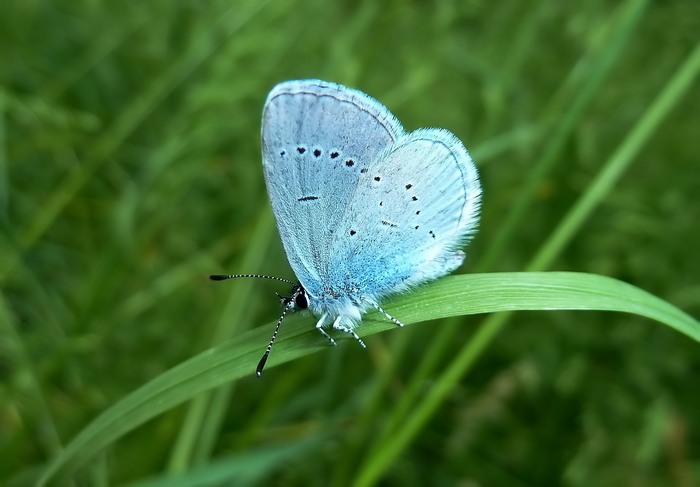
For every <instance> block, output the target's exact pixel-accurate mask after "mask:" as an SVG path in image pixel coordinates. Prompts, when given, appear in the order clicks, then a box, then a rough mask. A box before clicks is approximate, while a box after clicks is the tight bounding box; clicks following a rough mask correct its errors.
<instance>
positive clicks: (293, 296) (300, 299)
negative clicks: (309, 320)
mask: <svg viewBox="0 0 700 487" xmlns="http://www.w3.org/2000/svg"><path fill="white" fill-rule="evenodd" d="M277 297H278V298H279V299H280V303H281V304H282V309H283V310H284V311H285V312H287V311H296V310H300V309H307V308H308V307H309V299H310V298H309V293H307V292H306V289H304V287H303V286H302V285H301V284H300V283H296V284H295V285H294V287H293V288H292V291H291V293H290V295H289V296H282V295H280V294H277Z"/></svg>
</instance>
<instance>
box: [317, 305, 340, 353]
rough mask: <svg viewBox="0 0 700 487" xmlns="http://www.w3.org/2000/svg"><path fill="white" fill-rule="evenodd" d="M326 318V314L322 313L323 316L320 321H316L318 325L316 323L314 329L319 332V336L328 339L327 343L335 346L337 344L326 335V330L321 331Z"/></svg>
mask: <svg viewBox="0 0 700 487" xmlns="http://www.w3.org/2000/svg"><path fill="white" fill-rule="evenodd" d="M327 317H328V314H327V313H324V314H323V315H322V316H321V319H320V320H318V323H316V329H317V330H318V331H320V332H321V334H322V335H323V336H324V337H326V338H328V341H329V342H331V344H332V345H337V344H336V343H335V340H333V338H332V337H331V336H330V335H329V334H328V333H326V330H324V329H323V327H324V326H325V324H326V318H327Z"/></svg>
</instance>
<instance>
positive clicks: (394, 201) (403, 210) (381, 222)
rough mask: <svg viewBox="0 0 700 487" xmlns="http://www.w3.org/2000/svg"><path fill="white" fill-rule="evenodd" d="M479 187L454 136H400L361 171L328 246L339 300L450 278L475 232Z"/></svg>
mask: <svg viewBox="0 0 700 487" xmlns="http://www.w3.org/2000/svg"><path fill="white" fill-rule="evenodd" d="M480 200H481V187H480V184H479V179H478V174H477V171H476V168H475V166H474V164H473V163H472V160H471V158H470V157H469V154H468V153H467V151H466V149H465V148H464V146H463V145H462V143H461V142H460V141H459V139H457V138H456V137H455V136H454V135H452V134H451V133H450V132H448V131H446V130H441V129H420V130H416V131H415V132H412V133H410V134H407V135H405V136H402V137H401V138H399V139H398V140H397V141H396V142H395V143H394V144H392V146H390V147H389V148H387V149H385V150H384V152H383V153H382V154H380V155H379V157H378V158H377V159H376V160H375V161H374V163H373V164H371V165H370V167H369V168H368V171H367V172H365V173H362V172H360V179H359V181H358V182H357V185H356V189H355V192H354V194H353V196H352V198H351V199H350V204H349V207H348V209H347V211H346V213H345V216H344V218H343V219H342V221H341V222H340V223H339V226H338V229H337V232H336V234H335V235H334V239H333V245H332V257H331V259H332V263H331V266H330V268H331V269H332V271H331V275H330V276H329V281H330V282H334V283H343V284H342V285H343V286H344V289H337V290H336V291H335V292H337V293H343V292H346V293H351V294H353V295H354V296H355V298H360V299H361V298H362V297H369V298H371V299H379V298H381V297H382V296H384V295H387V294H392V293H394V292H400V291H402V290H404V289H407V288H409V287H411V286H414V285H417V284H421V283H424V282H427V281H430V280H432V279H435V278H437V277H440V276H443V275H445V274H448V273H449V272H452V271H453V270H455V269H456V268H457V267H459V266H460V265H461V264H462V262H463V260H464V253H463V252H462V251H461V250H460V247H461V246H463V245H464V244H465V243H466V242H467V241H468V240H469V239H470V237H471V236H472V234H473V233H474V232H475V231H476V227H477V224H478V213H479V205H480Z"/></svg>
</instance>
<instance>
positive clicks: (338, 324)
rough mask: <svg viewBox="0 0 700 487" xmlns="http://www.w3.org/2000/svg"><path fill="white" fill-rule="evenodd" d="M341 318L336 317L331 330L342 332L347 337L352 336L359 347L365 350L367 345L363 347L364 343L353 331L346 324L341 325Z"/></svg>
mask: <svg viewBox="0 0 700 487" xmlns="http://www.w3.org/2000/svg"><path fill="white" fill-rule="evenodd" d="M342 318H343V316H342V315H341V316H338V317H337V318H336V319H335V321H334V322H333V329H335V330H339V331H342V332H345V333H347V334H348V335H352V336H353V338H355V340H357V341H358V343H359V344H360V345H362V348H367V345H365V342H363V341H362V338H360V337H359V336H358V334H357V333H355V330H353V329H352V328H351V327H349V326H347V325H346V324H344V323H342V321H341V320H342Z"/></svg>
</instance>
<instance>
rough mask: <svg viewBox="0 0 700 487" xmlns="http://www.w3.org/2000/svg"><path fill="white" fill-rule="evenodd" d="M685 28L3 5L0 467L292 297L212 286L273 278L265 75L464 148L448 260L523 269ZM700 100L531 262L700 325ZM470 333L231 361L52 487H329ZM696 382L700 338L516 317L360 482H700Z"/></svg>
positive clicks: (662, 15) (93, 4)
mask: <svg viewBox="0 0 700 487" xmlns="http://www.w3.org/2000/svg"><path fill="white" fill-rule="evenodd" d="M699 33H700V4H698V3H697V2H694V1H690V0H688V1H682V0H677V1H665V2H650V1H644V0H628V1H626V2H621V3H619V4H617V3H612V2H606V1H602V0H594V1H590V2H585V3H584V2H557V1H554V0H547V1H542V2H536V1H529V0H528V1H514V0H510V1H505V0H504V1H502V2H480V1H447V0H445V1H440V2H420V1H410V2H404V1H384V2H374V1H364V2H335V3H330V2H322V1H320V0H311V1H305V2H292V1H276V2H273V1H268V2H259V1H252V0H251V1H237V2H231V1H229V2H225V1H211V2H194V1H186V2H178V3H176V2H166V1H162V0H159V1H151V2H139V3H136V2H131V3H122V2H109V1H99V0H93V1H89V2H88V1H68V0H57V1H53V2H45V1H28V2H4V3H3V4H1V5H0V222H1V223H2V225H1V228H2V233H1V234H0V286H1V290H2V295H1V296H0V327H1V328H0V332H1V333H2V335H1V338H2V341H1V343H0V374H1V377H2V381H1V384H0V483H2V484H7V485H32V484H33V483H34V482H35V480H36V478H37V476H38V475H39V473H40V471H41V469H43V468H44V467H45V465H46V463H47V462H48V461H49V460H50V459H51V458H52V457H53V456H55V455H56V454H57V453H58V452H59V451H60V450H61V449H62V447H63V446H65V444H66V443H67V442H68V441H70V439H71V438H72V437H73V436H74V435H75V434H76V433H77V432H79V431H80V430H81V429H82V428H83V427H84V426H85V425H86V424H88V423H89V422H90V421H91V420H92V419H93V418H94V417H95V416H96V415H97V414H99V413H100V412H101V411H103V410H104V409H106V408H107V407H109V406H110V405H112V404H114V403H115V402H116V401H118V400H119V399H120V398H122V397H124V396H125V395H126V394H128V393H129V392H131V391H133V390H134V389H135V388H137V387H138V386H140V385H142V384H144V383H145V382H147V381H148V380H150V379H152V378H153V377H155V376H157V375H158V374H160V373H162V372H164V371H166V370H168V369H170V368H172V367H173V366H175V365H177V364H178V363H180V362H182V361H183V360H186V359H187V358H189V357H191V356H193V355H195V354H197V353H199V352H201V351H203V350H205V349H207V348H208V347H210V346H211V345H213V344H216V343H220V342H223V341H224V340H227V339H231V338H234V339H235V336H236V335H237V334H240V333H241V332H243V331H244V330H246V329H249V328H251V327H254V326H257V325H260V324H262V323H267V322H269V321H270V320H273V319H275V318H276V317H277V316H278V314H279V307H278V304H277V299H276V298H275V296H274V291H286V288H284V287H282V288H280V286H277V285H275V283H269V282H264V281H261V282H242V281H241V282H229V283H218V284H217V283H212V282H209V281H208V280H207V276H208V275H209V274H210V273H219V272H255V273H264V274H271V275H277V276H281V277H287V278H293V275H292V273H291V270H290V269H289V267H288V265H287V263H286V259H285V257H284V253H283V251H282V248H281V244H280V242H279V238H278V236H277V232H276V230H275V228H274V224H273V220H272V216H271V212H270V208H269V204H268V201H267V195H266V192H265V188H264V182H263V177H262V168H261V162H260V143H259V132H260V113H261V109H262V104H263V102H264V99H265V96H266V95H267V92H268V91H269V90H270V88H271V87H272V86H273V85H274V84H275V83H277V82H279V81H282V80H286V79H294V78H306V77H315V78H321V79H327V80H331V81H336V82H339V83H343V84H346V85H349V86H352V87H354V88H358V89H361V90H363V91H365V92H367V93H368V94H370V95H372V96H374V97H375V98H377V99H379V100H380V101H381V102H382V103H384V104H385V105H387V106H388V107H389V109H390V110H391V111H392V112H393V113H394V114H395V115H396V116H397V117H398V118H399V120H401V121H402V122H403V123H404V125H405V126H406V128H407V129H409V130H412V129H415V128H418V127H421V126H437V127H445V128H447V129H449V130H451V131H453V132H454V133H455V134H457V136H458V137H460V138H461V139H462V140H463V141H464V142H465V144H466V145H467V147H468V148H469V149H470V151H471V152H472V155H473V156H474V159H475V160H476V162H477V165H478V166H479V168H480V171H481V175H482V181H483V185H484V191H485V194H484V207H483V217H482V224H481V230H480V232H479V234H478V236H477V238H476V239H475V241H474V243H473V244H472V245H471V247H470V248H469V249H468V261H467V263H466V265H465V266H464V268H463V270H462V271H463V272H470V271H475V270H480V271H512V270H516V271H517V270H522V269H524V268H526V267H527V266H528V263H529V262H531V259H532V257H533V255H535V254H536V253H537V252H538V251H539V250H540V249H541V246H542V244H543V242H544V241H545V240H546V239H547V237H548V236H549V235H550V234H551V232H552V231H553V229H554V228H555V227H556V226H557V225H558V223H559V222H560V221H561V218H562V217H563V215H565V214H566V212H567V211H568V210H569V209H570V208H571V206H572V205H573V204H574V203H575V202H576V201H577V199H578V198H579V197H580V196H581V194H582V193H584V192H585V191H586V189H587V188H589V187H590V185H591V184H592V181H594V180H595V178H596V177H597V176H598V175H599V174H600V171H601V168H602V165H603V163H604V162H605V161H606V160H607V159H609V158H610V157H611V155H612V154H613V153H614V152H615V150H616V149H617V148H618V147H619V145H620V143H621V142H622V140H623V139H624V138H625V137H626V136H628V135H629V133H630V131H631V130H632V128H633V127H634V125H635V123H637V121H638V120H639V119H640V117H642V116H643V114H644V113H645V110H646V109H647V108H648V107H649V106H650V105H651V104H652V102H653V101H654V100H655V98H656V97H657V96H658V95H659V93H660V92H662V91H663V90H664V88H666V87H667V86H668V84H669V82H670V79H671V78H672V77H673V75H674V73H675V72H676V70H677V69H678V68H679V66H681V65H682V64H683V63H684V62H685V61H686V59H687V58H688V57H689V56H691V53H692V52H693V50H694V49H696V48H697V46H698V44H699V43H700V34H699ZM698 89H700V83H698V81H697V80H696V81H695V82H694V85H693V86H692V87H691V89H690V90H689V92H688V94H687V95H686V96H685V97H684V98H683V99H682V101H681V103H680V104H679V105H678V106H676V107H675V109H673V110H672V111H671V112H670V113H669V115H668V116H667V117H666V118H665V119H664V120H663V123H662V124H661V125H660V126H659V127H658V129H656V130H654V132H653V134H652V136H651V137H650V138H649V140H648V141H647V142H646V143H645V145H644V148H643V151H641V152H640V153H639V154H638V155H637V157H635V158H634V161H633V163H632V164H631V166H630V167H629V169H628V170H627V171H626V172H625V173H624V174H623V176H622V178H621V179H620V180H619V182H618V183H617V184H616V185H615V187H614V190H613V191H612V192H611V193H610V194H609V195H608V196H607V197H606V198H605V200H604V202H603V203H602V204H601V205H600V206H599V207H597V209H596V210H595V212H594V213H593V214H592V216H591V218H589V219H588V220H587V221H586V223H585V225H584V226H583V228H582V229H581V230H580V231H579V232H578V234H577V237H576V239H575V240H574V241H573V242H571V244H570V245H568V246H567V248H566V251H565V252H564V253H562V254H561V255H559V256H558V258H557V259H556V261H555V262H554V264H552V265H551V266H550V267H549V268H551V269H557V270H575V271H583V272H592V273H599V274H604V275H608V276H611V277H616V278H618V279H622V280H625V281H627V282H630V283H633V284H635V285H636V286H639V287H641V288H643V289H646V290H648V291H650V292H652V293H654V294H656V295H657V296H659V297H661V298H663V299H666V300H668V301H669V302H671V303H673V304H675V305H676V306H679V307H680V308H682V309H684V310H685V311H687V312H688V313H690V314H691V315H693V316H696V317H697V316H698V315H700V281H699V279H698V276H700V256H699V255H698V252H697V249H698V248H699V247H700V229H699V228H698V221H700V203H699V202H698V194H699V193H700V177H699V172H698V169H700V165H699V164H698V163H699V160H698V153H699V152H700V151H699V149H700V143H699V142H698V135H699V134H700V132H699V131H700V97H699V96H698ZM533 171H534V172H535V176H534V177H533V176H532V174H533ZM523 188H530V189H531V191H526V192H523ZM513 215H514V216H513ZM482 319H483V318H482V317H467V318H465V319H463V320H460V321H459V324H458V325H450V324H445V323H439V322H435V323H424V324H421V325H418V326H411V327H408V328H406V329H404V330H395V331H392V332H389V333H383V334H379V335H374V336H372V337H369V339H368V340H367V341H368V347H369V352H365V351H363V350H362V349H360V348H359V347H355V346H353V344H351V343H347V342H346V343H343V344H342V345H341V346H339V347H337V348H334V349H329V350H328V351H326V352H323V353H320V354H315V355H311V356H308V357H305V358H303V359H301V360H298V361H296V362H292V363H289V364H285V365H284V366H282V367H277V368H270V369H269V370H267V371H266V374H265V375H264V377H263V379H262V380H257V379H255V377H254V375H253V370H252V369H251V374H250V378H248V379H244V380H242V381H239V382H238V383H236V384H234V385H232V386H231V387H230V388H227V389H226V390H222V391H217V392H215V393H212V394H208V395H205V396H202V397H201V398H199V399H198V400H196V401H195V402H194V403H191V404H188V405H186V406H183V407H178V408H176V409H174V410H172V411H169V412H168V413H166V414H164V415H162V416H159V417H158V418H157V419H155V420H153V421H150V422H149V423H147V424H145V425H144V426H142V427H140V428H138V429H137V430H135V431H134V432H132V433H130V434H129V435H127V436H126V437H124V438H122V439H121V440H120V441H119V442H117V443H116V444H115V445H114V446H113V447H112V448H110V449H108V450H107V451H105V452H103V453H101V454H100V456H99V457H98V459H97V460H96V461H94V462H92V463H90V464H89V466H88V467H87V468H85V469H84V470H83V471H82V472H81V475H80V476H79V477H77V478H76V479H74V480H73V485H112V484H120V483H124V482H136V481H143V480H144V479H146V478H149V477H154V478H156V479H157V478H159V476H162V475H165V474H166V473H177V472H191V479H193V482H195V483H192V484H187V483H185V484H183V485H203V484H212V485H216V482H215V481H214V480H212V479H214V478H217V477H216V475H215V474H214V473H215V472H219V471H225V472H229V473H230V472H234V473H235V474H233V473H230V476H229V477H226V475H223V476H222V477H218V478H219V481H220V482H223V483H224V484H225V483H226V482H227V481H223V480H221V479H223V478H228V479H229V481H230V479H231V476H233V478H235V479H236V482H237V483H236V485H243V484H246V483H259V484H266V485H270V484H273V485H329V484H332V485H348V484H352V482H353V479H356V474H358V472H365V471H366V469H367V468H368V467H367V466H368V465H370V464H371V460H372V459H371V457H370V456H371V455H373V454H374V453H375V452H376V450H377V449H379V450H380V451H381V446H382V442H381V441H379V442H377V439H378V438H379V439H380V440H381V439H382V435H383V433H384V431H385V429H386V427H387V424H391V422H392V421H397V420H400V417H399V416H396V414H397V413H396V410H397V408H396V407H395V406H396V405H397V403H398V402H399V401H400V399H401V398H402V397H404V394H405V392H406V390H407V389H408V388H416V389H415V390H418V391H422V392H421V393H422V394H429V393H430V390H431V385H432V384H433V383H434V382H435V381H436V379H437V378H438V377H439V376H440V374H441V373H442V372H443V371H444V368H445V367H446V366H447V365H448V364H449V363H450V359H451V357H453V356H454V355H455V354H456V353H457V352H458V351H459V350H460V349H461V347H463V346H464V344H466V343H468V342H469V340H470V337H471V336H472V335H473V334H474V333H475V331H476V330H477V328H478V326H479V323H480V322H481V321H482ZM308 321H309V326H310V327H312V326H313V323H314V321H313V320H312V319H311V318H308ZM444 329H455V330H456V331H455V332H453V333H454V334H453V335H450V336H445V335H444V333H442V331H443V330H444ZM271 332H272V329H270V333H271ZM321 339H322V337H319V340H321ZM280 340H284V331H283V332H282V334H281V337H280ZM436 340H441V342H442V348H435V346H436V345H435V343H434V342H435V341H436ZM265 345H266V343H265V342H261V343H260V352H261V353H262V351H263V350H264V347H265ZM431 350H441V353H440V354H439V355H438V356H435V353H432V354H431V353H430V351H431ZM426 356H429V357H431V360H432V363H431V364H429V365H428V366H426V368H425V369H422V368H421V367H422V366H421V365H419V364H421V358H422V357H426ZM417 371H419V372H418V373H417ZM421 371H427V372H421ZM698 373H700V348H698V346H697V344H696V343H694V342H692V341H691V340H689V339H688V338H687V337H685V336H682V335H680V334H678V333H676V332H674V331H672V330H671V329H669V328H667V327H663V326H660V325H658V324H656V323H652V322H650V321H648V320H644V319H641V318H636V317H631V316H628V315H618V314H611V313H597V312H596V313H574V312H556V313H544V312H529V313H519V314H517V315H515V316H514V317H512V318H511V322H510V323H509V325H508V327H507V328H506V329H505V331H504V332H502V333H501V334H500V335H499V336H498V337H497V339H496V340H495V341H494V342H493V343H492V344H491V347H490V348H489V349H488V350H487V352H486V353H485V354H484V355H483V356H482V357H481V358H480V360H478V361H477V363H476V364H475V365H474V366H473V367H472V368H471V370H470V373H469V374H467V375H465V376H464V377H463V379H462V381H461V382H460V384H459V387H458V388H455V389H454V391H452V393H451V395H450V397H449V399H448V400H447V401H445V402H443V403H441V405H440V407H439V409H438V411H437V412H436V413H435V414H434V415H432V416H431V418H430V420H429V421H428V422H427V423H426V424H425V425H424V427H423V428H421V430H420V432H419V433H418V434H417V436H416V437H415V438H413V439H412V441H411V442H410V444H408V446H407V447H406V448H405V449H404V450H403V451H402V452H401V453H400V455H398V457H397V458H396V459H395V460H393V461H392V463H391V465H389V467H388V468H387V469H386V470H385V471H383V472H382V474H381V476H380V477H379V478H380V479H381V482H382V483H383V484H386V485H398V484H401V485H425V484H431V485H464V486H472V485H474V486H477V485H558V484H562V485H572V486H578V485H642V486H647V485H679V486H692V485H698V484H700V415H699V414H698V411H700V394H699V393H698V386H697V380H696V379H697V377H698ZM416 374H417V375H416ZM397 418H398V419H397ZM399 427H400V426H399ZM208 475H210V477H207V476H208ZM161 478H162V477H161ZM206 479H209V480H206ZM197 481H198V482H199V484H196V482H197ZM164 485H169V484H167V483H166V484H164Z"/></svg>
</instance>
